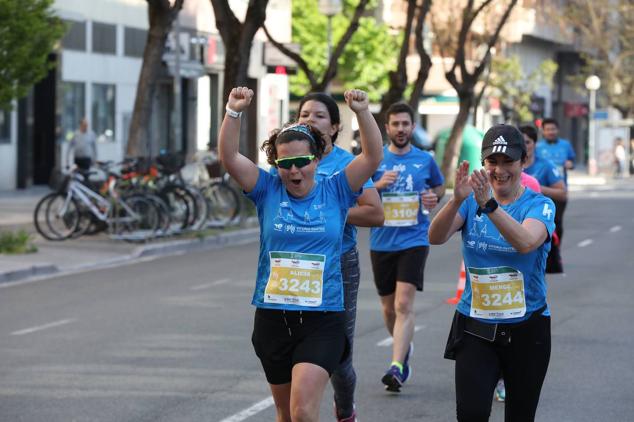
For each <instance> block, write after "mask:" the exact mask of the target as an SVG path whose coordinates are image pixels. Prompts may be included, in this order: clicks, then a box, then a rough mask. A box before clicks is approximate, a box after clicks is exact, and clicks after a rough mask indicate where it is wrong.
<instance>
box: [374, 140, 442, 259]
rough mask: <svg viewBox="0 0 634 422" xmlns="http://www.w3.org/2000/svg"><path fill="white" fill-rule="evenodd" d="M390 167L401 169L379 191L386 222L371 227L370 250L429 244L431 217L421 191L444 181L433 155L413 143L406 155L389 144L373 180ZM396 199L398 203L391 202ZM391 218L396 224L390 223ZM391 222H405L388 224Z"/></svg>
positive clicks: (383, 250) (402, 248) (396, 249)
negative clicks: (393, 179) (421, 199)
mask: <svg viewBox="0 0 634 422" xmlns="http://www.w3.org/2000/svg"><path fill="white" fill-rule="evenodd" d="M390 170H396V171H398V172H399V174H398V179H397V180H396V182H394V183H393V184H392V185H390V186H388V187H387V188H386V189H385V190H383V191H381V192H380V193H381V198H382V202H383V208H384V210H386V211H385V214H386V215H385V219H386V223H385V224H384V226H383V227H372V229H371V230H370V249H371V250H373V251H380V252H390V251H400V250H404V249H409V248H413V247H416V246H429V239H428V237H427V232H428V230H429V217H428V216H427V215H424V214H423V213H422V205H421V202H420V194H421V193H422V192H423V191H424V190H426V189H429V188H435V187H437V186H440V185H442V184H443V183H444V182H445V179H444V177H443V175H442V174H441V173H440V169H439V168H438V165H437V164H436V162H435V161H434V158H433V157H432V156H431V154H429V153H428V152H426V151H422V150H420V149H418V148H416V147H414V146H412V149H411V150H410V151H409V152H408V153H407V154H403V155H398V154H394V153H392V152H390V150H389V149H388V147H387V146H386V147H384V148H383V161H382V162H381V164H380V165H379V168H378V169H377V171H376V172H375V173H374V175H373V176H372V180H374V182H375V183H376V181H377V180H379V179H380V178H381V176H383V173H385V172H386V171H390ZM393 200H394V201H395V202H391V201H393ZM410 201H411V202H410ZM408 202H410V203H409V205H407V203H408ZM414 202H417V203H418V207H417V208H418V211H416V212H414V211H415V210H416V208H415V207H416V206H415V203H414ZM397 207H400V209H397ZM411 207H414V208H411ZM399 213H401V214H399ZM408 218H409V220H408ZM391 219H392V220H393V221H394V223H390V221H389V220H391ZM389 224H403V225H401V226H389Z"/></svg>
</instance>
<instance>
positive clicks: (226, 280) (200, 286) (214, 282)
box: [189, 278, 231, 291]
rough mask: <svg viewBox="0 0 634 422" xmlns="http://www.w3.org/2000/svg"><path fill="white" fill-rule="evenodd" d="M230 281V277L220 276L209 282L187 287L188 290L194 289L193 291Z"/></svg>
mask: <svg viewBox="0 0 634 422" xmlns="http://www.w3.org/2000/svg"><path fill="white" fill-rule="evenodd" d="M230 281H231V279H230V278H221V279H220V280H216V281H212V282H211V283H205V284H199V285H198V286H192V287H190V288H189V290H194V291H197V290H205V289H209V288H211V287H214V286H219V285H221V284H225V283H228V282H230Z"/></svg>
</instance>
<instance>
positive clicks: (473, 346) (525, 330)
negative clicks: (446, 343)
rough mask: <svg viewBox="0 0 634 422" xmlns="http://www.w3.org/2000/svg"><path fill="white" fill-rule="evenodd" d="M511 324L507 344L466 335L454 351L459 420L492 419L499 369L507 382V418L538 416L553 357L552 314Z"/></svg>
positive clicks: (517, 420) (515, 421)
mask: <svg viewBox="0 0 634 422" xmlns="http://www.w3.org/2000/svg"><path fill="white" fill-rule="evenodd" d="M509 328H510V331H511V341H510V342H509V343H506V344H498V342H494V343H491V342H488V341H486V340H482V339H480V338H477V337H474V336H472V335H470V334H467V333H464V334H463V338H462V339H461V341H460V345H459V347H457V349H456V354H455V358H456V406H457V415H458V421H460V422H467V421H468V422H480V421H488V420H489V415H490V414H491V401H492V398H493V390H494V389H495V385H496V383H497V381H498V378H499V376H500V372H502V373H503V374H504V385H505V386H506V399H505V402H504V415H505V416H504V420H505V421H506V422H510V421H512V422H524V421H527V422H528V421H533V420H535V412H536V411H537V403H538V402H539V394H540V392H541V389H542V384H543V383H544V378H545V377H546V370H547V369H548V362H549V360H550V317H545V316H534V317H533V318H531V319H530V320H529V321H527V322H524V323H521V324H518V325H516V324H509Z"/></svg>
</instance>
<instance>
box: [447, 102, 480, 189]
mask: <svg viewBox="0 0 634 422" xmlns="http://www.w3.org/2000/svg"><path fill="white" fill-rule="evenodd" d="M459 98H460V108H459V110H458V115H457V116H456V120H455V121H454V124H453V126H452V128H451V133H450V134H449V139H448V140H447V144H446V145H445V153H444V155H443V159H442V165H441V167H440V171H441V172H442V174H443V175H444V176H445V183H446V184H447V186H453V183H454V179H455V177H456V167H457V166H458V157H459V155H460V148H462V132H463V130H464V128H465V126H466V125H467V121H468V120H469V111H470V110H471V107H472V106H473V90H471V92H467V93H464V94H459Z"/></svg>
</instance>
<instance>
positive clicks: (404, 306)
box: [370, 103, 444, 392]
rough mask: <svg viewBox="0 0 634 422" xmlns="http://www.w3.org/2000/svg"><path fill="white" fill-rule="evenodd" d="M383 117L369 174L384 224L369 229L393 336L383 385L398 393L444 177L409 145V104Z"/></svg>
mask: <svg viewBox="0 0 634 422" xmlns="http://www.w3.org/2000/svg"><path fill="white" fill-rule="evenodd" d="M386 122H387V123H386V124H385V130H386V132H387V136H388V138H389V139H390V144H389V145H388V146H386V147H384V149H383V156H384V159H383V161H382V162H381V165H380V166H379V168H378V170H377V172H376V173H375V174H374V176H373V177H372V178H373V179H374V184H375V186H376V188H377V189H378V190H379V192H380V193H381V199H382V202H383V209H384V213H385V223H384V226H383V227H375V228H372V229H371V232H370V257H371V259H372V271H373V273H374V283H375V284H376V289H377V292H378V294H379V296H380V298H381V306H382V308H383V319H384V321H385V326H386V328H387V330H388V332H389V333H390V335H391V336H392V337H393V340H394V342H393V346H392V357H391V358H392V360H391V363H390V365H389V369H388V370H387V372H386V373H385V375H384V376H383V378H382V379H381V381H382V382H383V384H385V388H386V390H388V391H392V392H399V391H400V390H401V387H402V385H403V383H404V382H406V381H407V380H408V378H409V377H410V376H411V373H412V370H411V366H410V363H409V359H410V358H411V354H412V351H413V342H412V339H413V337H414V322H415V321H414V299H415V295H416V291H417V290H418V291H422V290H423V279H424V270H425V261H426V260H427V255H428V253H429V242H428V240H427V229H428V227H429V217H428V214H429V211H430V210H431V209H433V208H434V207H435V206H436V205H437V204H438V200H439V198H441V197H442V195H443V193H444V186H443V183H444V178H443V176H442V174H441V173H440V170H439V168H438V166H437V165H436V162H435V161H434V159H433V158H432V156H431V155H430V154H429V153H427V152H425V151H422V150H420V149H418V148H416V147H414V146H412V145H411V139H412V132H413V130H414V126H415V124H414V111H413V110H412V109H411V107H410V106H409V105H407V104H405V103H396V104H393V105H391V106H390V107H389V108H388V110H387V113H386Z"/></svg>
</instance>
